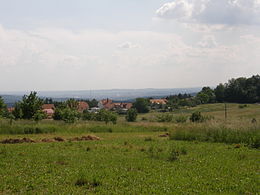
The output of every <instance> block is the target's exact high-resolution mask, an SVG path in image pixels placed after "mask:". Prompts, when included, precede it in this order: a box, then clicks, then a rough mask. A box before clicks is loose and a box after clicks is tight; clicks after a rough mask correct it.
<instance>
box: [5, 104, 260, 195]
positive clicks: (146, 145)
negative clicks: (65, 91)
mask: <svg viewBox="0 0 260 195" xmlns="http://www.w3.org/2000/svg"><path fill="white" fill-rule="evenodd" d="M194 111H200V112H201V113H202V114H203V115H205V116H211V117H209V118H210V120H207V121H205V122H202V123H191V122H190V121H189V120H188V117H189V116H190V115H191V113H193V112H194ZM165 114H168V115H172V117H173V118H174V117H179V116H185V117H187V121H186V122H183V121H182V122H176V121H174V120H173V121H172V122H158V120H157V119H158V116H160V115H165ZM259 123H260V105H258V104H250V105H247V106H241V105H238V104H228V112H227V119H225V117H224V105H223V104H212V105H200V106H197V107H194V108H184V109H180V110H176V111H173V112H172V113H158V112H150V113H148V114H140V115H139V116H138V120H137V122H132V123H128V122H125V119H124V116H120V117H119V119H118V123H117V124H116V125H113V124H107V125H106V124H104V123H101V122H86V121H78V122H77V123H75V124H65V123H63V122H57V121H48V120H45V121H41V122H38V123H36V122H33V121H13V122H12V124H11V122H10V121H8V120H1V121H0V141H1V140H4V139H9V138H13V139H14V138H24V137H26V138H30V139H32V140H34V141H35V143H19V144H0V159H1V160H0V178H1V180H0V194H94V193H96V194H259V193H260V189H259V186H260V177H259V170H260V151H259V142H260V138H259V137H260V134H259V132H260V125H259ZM83 135H95V136H98V137H99V138H100V140H89V141H85V140H83V141H71V138H75V137H80V136H83ZM168 135H169V136H168ZM54 137H61V138H63V139H64V140H65V141H60V142H58V141H50V142H42V141H41V140H42V139H50V140H51V139H52V138H54Z"/></svg>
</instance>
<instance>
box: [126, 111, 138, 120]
mask: <svg viewBox="0 0 260 195" xmlns="http://www.w3.org/2000/svg"><path fill="white" fill-rule="evenodd" d="M125 118H126V120H127V121H128V122H134V121H136V118H137V110H136V109H135V108H131V109H129V110H128V111H127V113H126V117H125Z"/></svg>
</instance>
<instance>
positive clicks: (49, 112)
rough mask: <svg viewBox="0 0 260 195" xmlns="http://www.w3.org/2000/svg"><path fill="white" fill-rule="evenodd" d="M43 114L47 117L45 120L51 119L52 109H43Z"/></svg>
mask: <svg viewBox="0 0 260 195" xmlns="http://www.w3.org/2000/svg"><path fill="white" fill-rule="evenodd" d="M43 112H44V113H45V114H46V115H47V119H52V117H53V115H54V112H55V111H54V110H53V109H43Z"/></svg>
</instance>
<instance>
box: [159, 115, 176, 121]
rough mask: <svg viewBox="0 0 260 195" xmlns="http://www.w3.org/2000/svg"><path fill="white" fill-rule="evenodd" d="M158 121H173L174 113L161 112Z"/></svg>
mask: <svg viewBox="0 0 260 195" xmlns="http://www.w3.org/2000/svg"><path fill="white" fill-rule="evenodd" d="M156 117H157V122H171V121H172V120H173V115H171V114H160V115H157V116H156Z"/></svg>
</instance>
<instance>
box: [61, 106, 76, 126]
mask: <svg viewBox="0 0 260 195" xmlns="http://www.w3.org/2000/svg"><path fill="white" fill-rule="evenodd" d="M61 119H62V120H63V121H65V122H66V123H74V122H76V121H77V120H78V119H79V113H78V112H77V111H76V110H74V109H70V108H65V109H63V110H62V113H61Z"/></svg>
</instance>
